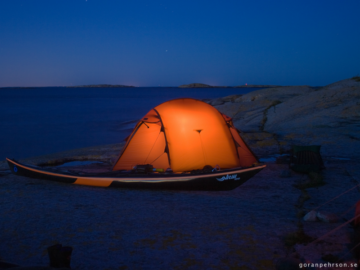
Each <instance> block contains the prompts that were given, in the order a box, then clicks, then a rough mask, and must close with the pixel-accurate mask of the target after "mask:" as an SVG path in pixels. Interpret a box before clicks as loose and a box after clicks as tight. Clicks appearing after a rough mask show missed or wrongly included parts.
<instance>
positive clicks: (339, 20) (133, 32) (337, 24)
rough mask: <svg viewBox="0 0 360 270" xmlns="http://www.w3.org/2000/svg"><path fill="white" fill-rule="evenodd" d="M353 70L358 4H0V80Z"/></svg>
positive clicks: (260, 78) (173, 80)
mask: <svg viewBox="0 0 360 270" xmlns="http://www.w3.org/2000/svg"><path fill="white" fill-rule="evenodd" d="M356 75H360V1H359V0H346V1H339V0H336V1H329V0H324V1H317V0H312V1H304V0H301V1H294V0H292V1H289V0H285V1H269V0H259V1H240V0H237V1H211V0H207V1H204V0H199V1H196V0H193V1H187V0H183V1H143V0H133V1H118V0H116V1H115V0H113V1H110V0H22V1H21V0H8V1H5V0H3V1H1V2H0V87H6V86H68V85H82V84H101V83H107V84H125V85H134V86H178V85H181V84H188V83H194V82H199V83H207V84H211V85H229V86H235V85H243V84H245V83H247V84H277V85H311V86H322V85H326V84H329V83H332V82H335V81H339V80H342V79H346V78H350V77H353V76H356Z"/></svg>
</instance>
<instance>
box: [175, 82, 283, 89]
mask: <svg viewBox="0 0 360 270" xmlns="http://www.w3.org/2000/svg"><path fill="white" fill-rule="evenodd" d="M243 87H244V88H271V87H281V86H280V85H259V84H249V85H239V86H212V85H209V84H204V83H190V84H183V85H180V86H179V88H243Z"/></svg>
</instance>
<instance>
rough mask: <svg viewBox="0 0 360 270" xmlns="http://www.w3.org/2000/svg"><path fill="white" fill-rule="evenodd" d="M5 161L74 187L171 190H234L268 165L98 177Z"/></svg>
mask: <svg viewBox="0 0 360 270" xmlns="http://www.w3.org/2000/svg"><path fill="white" fill-rule="evenodd" d="M6 160H7V162H8V165H9V168H10V170H11V172H12V173H14V174H15V175H19V176H25V177H30V178H36V179H43V180H50V181H56V182H61V183H67V184H75V185H87V186H99V187H120V188H135V189H169V190H232V189H235V188H237V187H238V186H240V185H242V184H243V183H245V182H246V181H247V180H249V179H250V178H251V177H253V176H254V175H256V174H257V173H258V172H260V171H261V170H262V169H263V168H265V167H266V165H260V166H257V167H250V168H234V169H228V170H223V171H215V172H209V173H201V174H190V173H187V174H176V173H171V174H166V173H148V174H136V173H134V172H116V171H115V172H109V173H98V174H80V173H66V172H61V171H56V170H54V169H45V168H41V167H36V166H32V165H26V164H22V163H20V162H18V161H15V160H12V159H9V158H7V159H6Z"/></svg>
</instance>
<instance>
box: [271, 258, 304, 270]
mask: <svg viewBox="0 0 360 270" xmlns="http://www.w3.org/2000/svg"><path fill="white" fill-rule="evenodd" d="M300 263H301V261H300V260H299V259H296V258H291V257H288V258H281V259H279V260H278V261H277V262H276V265H275V269H276V270H298V269H299V264H300Z"/></svg>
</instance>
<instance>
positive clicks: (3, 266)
mask: <svg viewBox="0 0 360 270" xmlns="http://www.w3.org/2000/svg"><path fill="white" fill-rule="evenodd" d="M14 267H19V266H18V265H16V264H13V263H8V262H2V261H0V269H10V268H14Z"/></svg>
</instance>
